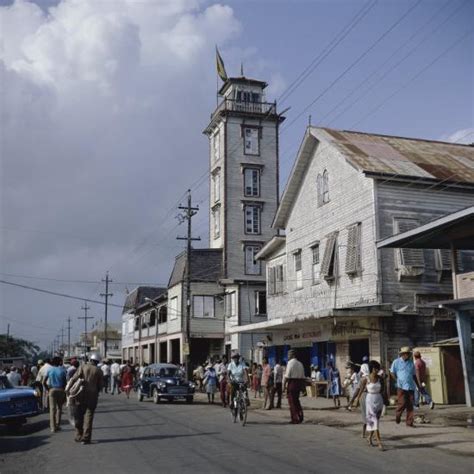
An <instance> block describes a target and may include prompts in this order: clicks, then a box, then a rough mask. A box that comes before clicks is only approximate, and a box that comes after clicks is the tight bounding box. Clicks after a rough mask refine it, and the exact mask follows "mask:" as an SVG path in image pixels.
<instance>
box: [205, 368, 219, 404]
mask: <svg viewBox="0 0 474 474" xmlns="http://www.w3.org/2000/svg"><path fill="white" fill-rule="evenodd" d="M204 380H205V385H206V393H207V401H208V403H214V395H215V393H216V390H217V373H216V369H214V367H213V366H212V365H208V366H207V370H206V373H205V374H204Z"/></svg>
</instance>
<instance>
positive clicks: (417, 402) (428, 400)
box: [415, 387, 432, 406]
mask: <svg viewBox="0 0 474 474" xmlns="http://www.w3.org/2000/svg"><path fill="white" fill-rule="evenodd" d="M420 394H421V395H423V398H424V399H425V403H426V404H427V405H429V404H430V403H431V401H432V400H431V397H430V394H429V393H428V392H427V391H426V387H421V388H420V390H418V389H416V390H415V406H419V405H420Z"/></svg>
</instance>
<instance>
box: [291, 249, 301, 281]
mask: <svg viewBox="0 0 474 474" xmlns="http://www.w3.org/2000/svg"><path fill="white" fill-rule="evenodd" d="M293 260H294V265H295V281H296V289H297V290H299V289H301V288H303V265H302V263H301V250H298V251H297V252H295V253H294V254H293Z"/></svg>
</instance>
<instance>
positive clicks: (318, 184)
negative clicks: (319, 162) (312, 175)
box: [316, 174, 323, 207]
mask: <svg viewBox="0 0 474 474" xmlns="http://www.w3.org/2000/svg"><path fill="white" fill-rule="evenodd" d="M316 192H317V194H318V207H320V206H322V205H323V177H322V176H321V175H320V174H318V177H317V178H316Z"/></svg>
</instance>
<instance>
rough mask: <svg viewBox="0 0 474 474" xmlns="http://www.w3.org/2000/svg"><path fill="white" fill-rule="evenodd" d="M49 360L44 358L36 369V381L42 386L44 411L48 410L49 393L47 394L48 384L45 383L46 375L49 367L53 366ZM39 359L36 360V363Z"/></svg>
mask: <svg viewBox="0 0 474 474" xmlns="http://www.w3.org/2000/svg"><path fill="white" fill-rule="evenodd" d="M50 362H51V360H50V359H46V361H45V362H44V364H43V365H41V367H40V369H39V370H38V375H37V376H36V381H37V382H40V383H41V385H42V386H43V396H42V401H43V408H44V410H45V411H48V410H49V394H48V386H47V385H46V383H45V380H46V376H47V375H48V372H49V369H51V368H52V367H53V366H52V365H51V364H50ZM39 363H40V361H38V364H39Z"/></svg>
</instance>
